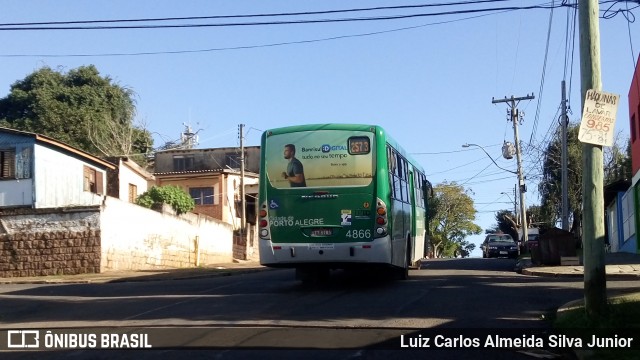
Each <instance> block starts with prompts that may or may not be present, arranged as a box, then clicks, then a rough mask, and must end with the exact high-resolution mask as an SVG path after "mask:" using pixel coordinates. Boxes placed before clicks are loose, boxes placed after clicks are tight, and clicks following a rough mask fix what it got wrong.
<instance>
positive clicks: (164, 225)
mask: <svg viewBox="0 0 640 360" xmlns="http://www.w3.org/2000/svg"><path fill="white" fill-rule="evenodd" d="M100 229H101V236H102V261H101V265H100V269H101V271H109V270H131V269H136V270H140V269H158V268H181V267H194V266H199V265H206V264H211V263H225V262H232V261H233V255H232V254H233V230H232V228H231V226H229V225H228V224H224V223H222V222H221V221H217V220H215V219H211V218H207V217H203V216H196V215H193V214H190V215H186V216H185V215H183V216H180V217H178V216H175V215H172V214H166V213H160V212H156V211H153V210H149V209H145V208H143V207H140V206H137V205H133V204H129V203H127V202H124V201H120V200H118V199H115V198H110V197H108V198H107V199H106V201H105V205H104V206H103V210H102V214H101V217H100Z"/></svg>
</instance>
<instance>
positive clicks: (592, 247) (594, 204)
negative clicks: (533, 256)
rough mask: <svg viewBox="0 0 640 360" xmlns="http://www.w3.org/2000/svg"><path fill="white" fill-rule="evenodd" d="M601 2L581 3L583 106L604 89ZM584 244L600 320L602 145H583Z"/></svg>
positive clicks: (589, 304) (591, 297)
mask: <svg viewBox="0 0 640 360" xmlns="http://www.w3.org/2000/svg"><path fill="white" fill-rule="evenodd" d="M598 14H599V7H598V0H579V1H578V18H579V24H580V78H581V94H582V106H583V107H584V102H585V98H586V94H587V90H589V89H593V90H596V91H601V90H602V80H601V77H600V29H599V25H598V21H599V20H598ZM582 159H583V174H582V201H583V213H582V242H583V246H582V247H583V262H584V301H585V309H586V312H587V315H588V316H589V317H590V318H592V319H597V318H600V317H602V316H604V315H605V314H606V310H607V294H606V292H607V279H606V274H605V262H604V236H605V235H604V187H603V184H604V181H603V172H604V165H603V157H602V146H600V145H594V144H589V143H583V144H582Z"/></svg>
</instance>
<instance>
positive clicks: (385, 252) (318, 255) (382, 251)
mask: <svg viewBox="0 0 640 360" xmlns="http://www.w3.org/2000/svg"><path fill="white" fill-rule="evenodd" d="M357 263H369V264H391V247H390V246H389V239H388V238H379V239H375V240H373V241H371V242H361V243H347V244H340V243H276V244H274V243H273V242H272V241H271V240H262V239H261V240H260V264H262V265H264V266H270V267H284V268H293V267H300V266H304V265H311V264H316V265H321V264H326V265H330V266H335V267H344V266H346V265H348V264H357Z"/></svg>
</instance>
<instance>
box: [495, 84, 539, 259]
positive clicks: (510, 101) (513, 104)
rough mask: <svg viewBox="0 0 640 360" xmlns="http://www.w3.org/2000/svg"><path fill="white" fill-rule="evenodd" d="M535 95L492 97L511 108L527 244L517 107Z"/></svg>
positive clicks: (523, 225)
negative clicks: (521, 101) (497, 98)
mask: <svg viewBox="0 0 640 360" xmlns="http://www.w3.org/2000/svg"><path fill="white" fill-rule="evenodd" d="M534 98H535V97H534V96H533V94H531V95H527V96H523V97H518V98H514V97H513V95H511V98H506V97H505V98H504V99H502V100H495V99H491V102H492V103H493V104H497V103H503V102H504V103H507V105H509V108H510V109H511V116H510V118H511V121H513V136H514V138H515V143H516V159H517V161H518V186H519V188H520V219H521V221H522V245H524V246H526V245H527V243H528V242H529V231H528V230H529V227H528V226H527V207H526V205H525V201H524V193H525V192H527V186H526V185H525V183H524V175H523V174H522V157H521V149H520V136H519V134H518V122H519V117H520V113H519V111H518V108H517V103H516V102H518V103H519V102H520V100H531V99H534Z"/></svg>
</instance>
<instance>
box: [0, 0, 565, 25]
mask: <svg viewBox="0 0 640 360" xmlns="http://www.w3.org/2000/svg"><path fill="white" fill-rule="evenodd" d="M494 1H498V0H494ZM425 6H429V5H425ZM552 6H553V5H552ZM552 6H547V5H529V6H503V7H494V8H481V9H466V10H453V11H439V12H431V13H417V14H401V15H386V16H371V17H354V18H334V19H305V20H280V21H254V22H227V23H206V24H163V25H106V26H81V25H75V26H66V25H65V26H50V25H49V26H47V25H22V26H15V25H0V31H40V30H122V29H127V30H131V29H176V28H207V27H244V26H274V25H300V24H322V23H347V22H363V21H366V22H368V21H386V20H399V19H410V18H421V17H432V16H443V15H463V14H475V13H485V12H495V11H506V10H534V9H550V8H552ZM560 6H564V5H559V6H558V7H560ZM252 16H257V15H252ZM261 16H266V15H261ZM271 16H279V15H271ZM243 17H246V16H243ZM75 23H78V22H75Z"/></svg>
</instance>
